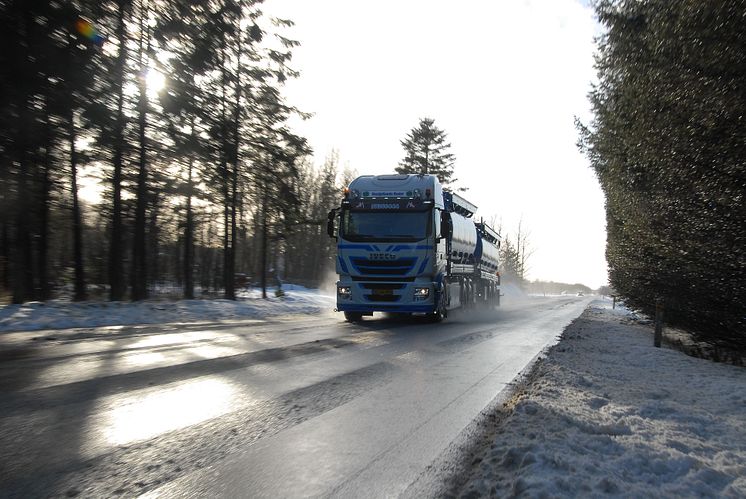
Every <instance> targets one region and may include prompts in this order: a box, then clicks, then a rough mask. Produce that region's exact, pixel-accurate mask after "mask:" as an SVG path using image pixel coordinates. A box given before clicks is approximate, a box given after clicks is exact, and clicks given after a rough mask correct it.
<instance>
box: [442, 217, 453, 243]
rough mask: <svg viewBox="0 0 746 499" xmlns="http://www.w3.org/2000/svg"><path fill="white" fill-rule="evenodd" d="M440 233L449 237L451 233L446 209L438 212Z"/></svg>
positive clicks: (449, 218)
mask: <svg viewBox="0 0 746 499" xmlns="http://www.w3.org/2000/svg"><path fill="white" fill-rule="evenodd" d="M440 235H441V236H442V237H445V238H446V239H450V238H451V236H452V235H453V226H452V225H451V215H450V213H448V212H447V211H441V212H440Z"/></svg>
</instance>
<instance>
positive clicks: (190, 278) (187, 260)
mask: <svg viewBox="0 0 746 499" xmlns="http://www.w3.org/2000/svg"><path fill="white" fill-rule="evenodd" d="M192 130H194V120H192ZM193 167H194V155H192V154H190V155H189V166H188V169H187V190H188V192H187V199H186V223H185V225H184V298H186V299H187V300H191V299H192V298H194V215H193V213H192V189H193V188H194V186H193V184H192V169H193Z"/></svg>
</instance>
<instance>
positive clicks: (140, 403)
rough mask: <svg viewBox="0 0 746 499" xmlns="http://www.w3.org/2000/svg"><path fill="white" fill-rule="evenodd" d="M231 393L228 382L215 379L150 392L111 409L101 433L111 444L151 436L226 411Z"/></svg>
mask: <svg viewBox="0 0 746 499" xmlns="http://www.w3.org/2000/svg"><path fill="white" fill-rule="evenodd" d="M235 395H236V389H235V388H234V387H233V386H231V384H230V383H228V382H226V381H222V380H218V379H206V380H202V381H194V382H191V383H188V384H184V385H181V386H178V387H176V388H171V389H166V390H163V391H159V392H155V393H150V394H148V395H146V396H144V397H142V398H140V399H138V400H136V401H133V402H130V403H127V404H125V405H122V406H119V407H115V408H114V409H112V410H111V412H110V413H109V414H108V417H107V418H106V423H105V429H104V434H105V435H106V438H107V440H108V441H109V442H110V443H112V444H115V445H123V444H126V443H130V442H135V441H138V440H145V439H148V438H152V437H154V436H156V435H160V434H162V433H166V432H169V431H173V430H178V429H180V428H185V427H187V426H191V425H193V424H196V423H200V422H202V421H206V420H208V419H211V418H214V417H216V416H220V415H221V414H225V413H227V412H229V411H230V407H231V400H233V398H234V397H235Z"/></svg>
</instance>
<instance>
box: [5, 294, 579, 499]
mask: <svg viewBox="0 0 746 499" xmlns="http://www.w3.org/2000/svg"><path fill="white" fill-rule="evenodd" d="M589 300H590V299H589V298H584V297H555V298H534V299H530V300H527V301H524V302H520V303H514V304H510V303H507V304H506V305H505V306H504V307H502V308H501V309H499V310H498V311H496V312H494V313H466V312H460V313H454V314H452V316H451V317H449V319H448V320H447V321H446V322H444V323H442V324H437V325H433V324H428V323H425V322H423V321H417V320H410V321H394V320H390V319H385V318H379V317H378V316H376V317H375V318H373V319H368V320H366V321H364V322H363V323H362V324H356V325H352V324H347V323H345V322H343V320H342V319H341V317H340V315H341V314H340V315H337V314H334V315H331V314H330V315H323V316H311V317H309V316H303V317H294V318H286V319H273V320H267V321H245V322H241V323H228V324H226V323H221V324H193V325H164V326H144V327H123V328H100V329H93V330H71V331H47V332H43V333H10V334H8V333H6V334H4V335H2V336H0V396H1V398H0V460H1V461H0V468H1V469H2V473H0V496H7V497H36V496H42V497H47V496H50V495H51V496H66V497H74V496H81V497H103V496H116V495H122V496H128V497H131V496H136V495H141V494H147V495H148V496H150V497H173V496H179V497H183V496H192V497H216V496H223V497H288V496H318V495H322V496H337V497H354V496H365V497H380V496H392V495H402V494H405V495H406V493H407V490H408V487H410V485H411V484H412V483H414V482H415V481H416V480H418V478H420V477H422V476H423V473H424V471H425V470H426V469H427V468H428V466H430V465H431V463H433V462H434V460H436V459H437V458H438V456H439V455H441V454H442V453H443V452H444V451H446V449H448V447H449V445H450V444H451V443H452V442H453V441H454V439H455V438H456V437H457V436H458V435H459V433H460V432H461V431H462V430H463V429H464V428H465V427H466V426H467V425H468V424H469V423H470V422H471V421H472V420H473V419H474V418H475V416H476V415H477V414H478V413H479V412H480V411H481V410H482V409H483V408H484V407H485V406H487V405H488V404H489V403H490V401H492V400H493V399H494V398H495V397H496V396H497V395H498V394H499V393H500V392H501V391H502V390H504V389H505V388H506V386H507V384H508V383H510V381H511V380H513V379H514V377H515V376H516V374H517V373H518V372H519V371H520V370H521V369H522V368H523V367H524V366H526V364H527V363H528V362H530V361H531V360H532V359H533V358H534V357H535V356H536V355H537V354H538V353H539V352H540V351H541V350H542V348H544V347H545V346H546V345H548V344H551V343H553V342H554V340H555V339H556V337H557V336H558V335H559V334H560V333H561V332H562V329H563V328H564V326H565V325H566V324H568V323H569V322H570V321H571V320H572V319H574V318H575V317H577V316H578V315H580V313H581V312H582V310H583V309H584V308H585V306H586V305H587V303H588V302H589ZM32 338H33V339H32Z"/></svg>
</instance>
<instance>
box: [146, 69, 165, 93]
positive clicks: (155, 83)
mask: <svg viewBox="0 0 746 499" xmlns="http://www.w3.org/2000/svg"><path fill="white" fill-rule="evenodd" d="M145 84H146V85H147V88H148V94H151V95H153V94H157V93H158V92H160V91H161V90H163V88H164V87H165V86H166V77H165V76H163V73H161V72H160V71H158V70H157V69H153V68H148V72H147V73H146V74H145Z"/></svg>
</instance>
